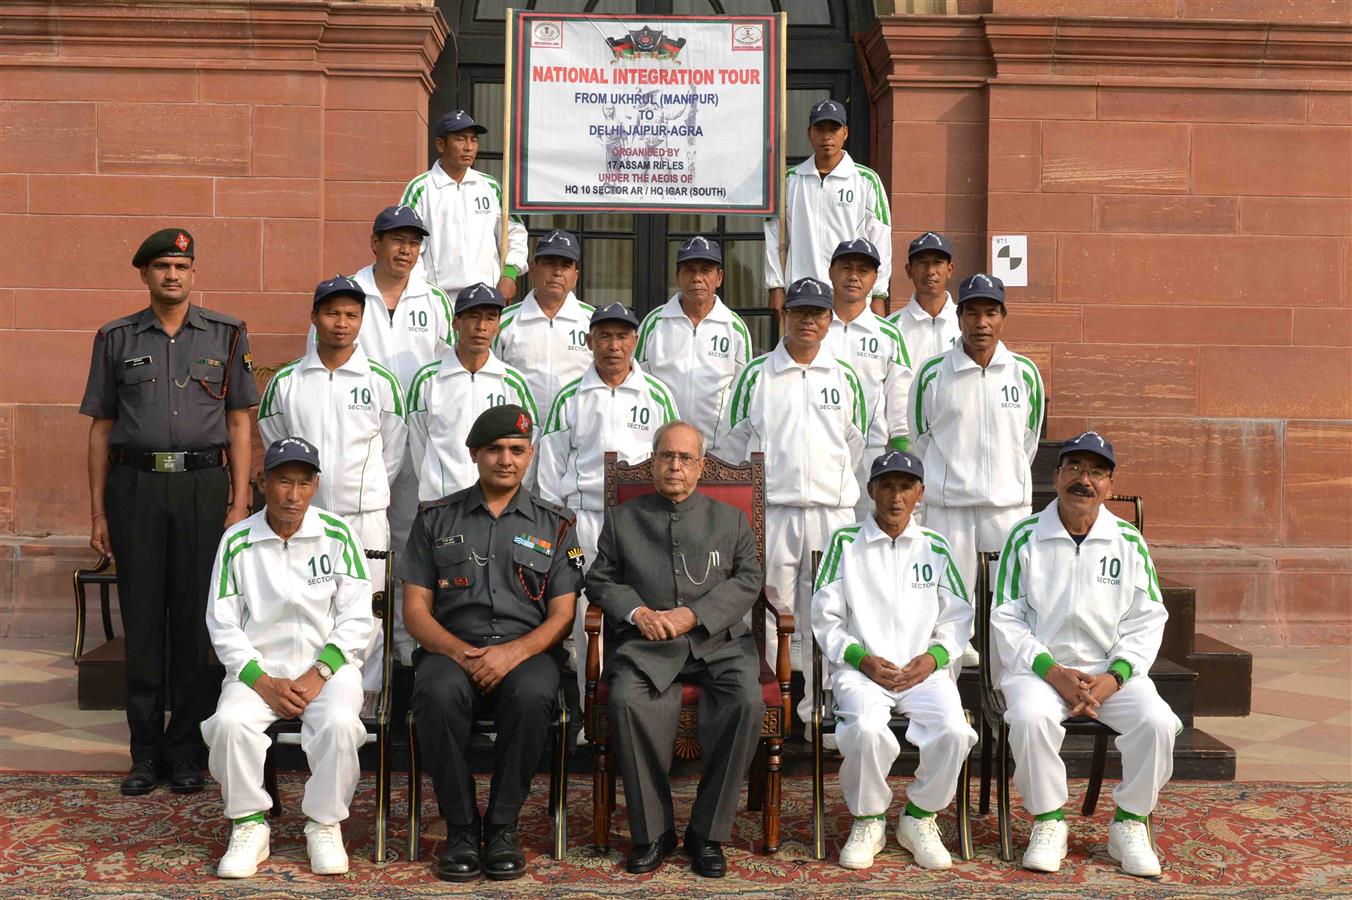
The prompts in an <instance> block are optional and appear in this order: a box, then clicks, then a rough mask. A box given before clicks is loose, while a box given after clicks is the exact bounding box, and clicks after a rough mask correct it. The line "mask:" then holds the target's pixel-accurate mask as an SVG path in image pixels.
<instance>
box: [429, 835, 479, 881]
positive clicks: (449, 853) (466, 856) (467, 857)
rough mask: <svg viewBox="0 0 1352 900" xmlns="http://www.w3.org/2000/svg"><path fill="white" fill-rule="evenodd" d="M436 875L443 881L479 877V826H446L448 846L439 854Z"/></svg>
mask: <svg viewBox="0 0 1352 900" xmlns="http://www.w3.org/2000/svg"><path fill="white" fill-rule="evenodd" d="M436 875H437V877H438V878H440V879H441V880H442V881H473V880H474V879H476V878H478V877H479V828H478V826H475V825H470V826H465V827H460V828H456V827H455V826H452V825H447V826H446V846H445V848H444V849H443V850H442V851H441V853H439V854H437V868H436Z"/></svg>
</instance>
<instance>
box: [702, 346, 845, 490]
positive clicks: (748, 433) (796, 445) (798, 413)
mask: <svg viewBox="0 0 1352 900" xmlns="http://www.w3.org/2000/svg"><path fill="white" fill-rule="evenodd" d="M721 427H722V430H721V431H720V433H719V437H718V448H719V451H720V453H719V455H720V456H722V457H723V458H724V459H727V460H728V461H729V462H743V461H745V460H747V459H749V458H750V457H751V454H752V453H754V452H756V451H761V452H763V453H764V454H765V493H766V496H765V500H766V503H767V504H769V505H771V506H825V507H830V508H835V509H849V508H850V507H853V506H854V505H855V504H856V503H858V502H859V482H858V481H857V480H856V479H855V474H854V470H855V467H856V466H857V465H858V464H859V458H860V456H861V454H862V453H863V452H864V430H865V429H866V428H867V427H868V409H867V406H866V400H865V397H864V391H863V387H862V386H861V385H860V382H859V376H858V374H856V373H855V371H854V369H852V368H851V367H850V365H849V363H845V362H841V361H840V360H838V359H836V358H835V357H834V356H832V355H831V352H830V351H829V350H828V349H826V347H824V346H823V347H822V348H821V349H820V350H819V351H818V352H817V357H816V359H814V360H813V361H812V362H811V363H809V364H808V365H806V366H803V365H799V364H798V363H796V362H794V360H793V357H791V356H789V352H788V350H786V349H784V342H783V341H781V342H780V343H779V346H777V347H775V349H774V350H772V351H770V352H769V353H766V354H763V355H761V356H758V357H756V358H755V359H753V360H752V361H751V362H750V363H749V364H748V365H747V367H746V368H745V369H743V370H742V374H741V375H739V376H737V381H736V383H735V384H734V385H733V389H732V406H731V408H730V410H729V411H728V415H726V416H724V417H723V421H722V424H721Z"/></svg>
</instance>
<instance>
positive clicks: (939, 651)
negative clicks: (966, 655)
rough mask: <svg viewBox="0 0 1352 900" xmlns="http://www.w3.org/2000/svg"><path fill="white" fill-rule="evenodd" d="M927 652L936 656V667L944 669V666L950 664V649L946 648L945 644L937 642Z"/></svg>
mask: <svg viewBox="0 0 1352 900" xmlns="http://www.w3.org/2000/svg"><path fill="white" fill-rule="evenodd" d="M925 652H926V653H928V654H929V655H930V656H932V657H934V667H935V668H936V669H942V668H943V667H944V666H947V665H948V651H947V650H945V649H944V647H943V644H935V645H934V646H933V647H931V648H929V649H928V650H926V651H925Z"/></svg>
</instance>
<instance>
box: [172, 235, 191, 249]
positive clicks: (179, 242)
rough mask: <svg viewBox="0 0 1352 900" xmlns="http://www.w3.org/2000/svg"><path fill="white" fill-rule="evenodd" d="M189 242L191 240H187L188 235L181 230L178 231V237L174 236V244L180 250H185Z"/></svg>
mask: <svg viewBox="0 0 1352 900" xmlns="http://www.w3.org/2000/svg"><path fill="white" fill-rule="evenodd" d="M189 243H191V241H189V240H188V236H187V235H186V234H184V233H183V232H181V231H180V232H179V233H178V237H176V238H174V246H175V247H177V248H178V249H179V250H181V251H182V250H187V249H188V244H189Z"/></svg>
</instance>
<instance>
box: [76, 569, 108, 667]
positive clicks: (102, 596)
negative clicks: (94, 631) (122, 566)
mask: <svg viewBox="0 0 1352 900" xmlns="http://www.w3.org/2000/svg"><path fill="white" fill-rule="evenodd" d="M71 582H72V584H73V585H74V588H75V646H74V648H73V649H72V650H71V652H70V658H71V659H72V660H74V661H76V662H78V661H79V659H80V656H81V654H83V653H84V641H85V612H86V609H85V607H86V606H87V603H88V598H87V597H86V595H85V589H86V588H87V587H88V586H89V585H91V584H95V585H98V588H99V612H100V613H101V614H102V617H103V639H104V640H105V641H111V640H112V639H113V613H112V607H111V605H110V599H111V598H110V597H109V596H108V589H109V588H112V587H116V586H117V567H116V566H114V565H113V559H112V557H110V556H103V557H100V558H99V561H98V564H97V565H95V566H94V568H92V569H76V570H75V572H74V573H73V574H72V575H71Z"/></svg>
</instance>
